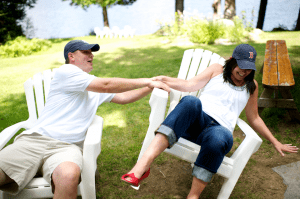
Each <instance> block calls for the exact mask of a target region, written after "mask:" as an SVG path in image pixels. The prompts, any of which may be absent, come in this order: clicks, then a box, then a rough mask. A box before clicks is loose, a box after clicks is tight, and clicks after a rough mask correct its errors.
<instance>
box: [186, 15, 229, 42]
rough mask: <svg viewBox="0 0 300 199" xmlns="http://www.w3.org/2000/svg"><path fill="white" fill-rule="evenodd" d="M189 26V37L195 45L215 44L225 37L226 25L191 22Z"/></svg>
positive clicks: (211, 22)
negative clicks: (217, 40)
mask: <svg viewBox="0 0 300 199" xmlns="http://www.w3.org/2000/svg"><path fill="white" fill-rule="evenodd" d="M188 24H189V25H188V27H189V28H188V30H187V32H188V36H189V38H190V40H191V41H192V42H194V43H205V44H213V43H214V42H215V40H216V39H218V38H220V37H222V36H223V35H224V25H222V24H220V23H218V22H213V21H209V22H208V21H206V20H191V21H189V22H188Z"/></svg>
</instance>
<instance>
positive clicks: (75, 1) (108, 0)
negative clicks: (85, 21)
mask: <svg viewBox="0 0 300 199" xmlns="http://www.w3.org/2000/svg"><path fill="white" fill-rule="evenodd" d="M63 1H67V0H63ZM135 1H137V0H71V3H70V5H76V6H81V7H82V8H83V9H86V8H88V7H89V6H90V5H99V6H100V7H102V15H103V21H104V26H106V27H109V22H108V15H107V7H110V6H113V5H131V4H133V3H134V2H135Z"/></svg>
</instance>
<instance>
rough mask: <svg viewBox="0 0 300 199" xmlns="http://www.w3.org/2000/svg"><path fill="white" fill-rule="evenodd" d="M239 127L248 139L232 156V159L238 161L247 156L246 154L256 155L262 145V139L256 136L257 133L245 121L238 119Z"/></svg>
mask: <svg viewBox="0 0 300 199" xmlns="http://www.w3.org/2000/svg"><path fill="white" fill-rule="evenodd" d="M237 125H238V126H239V127H240V128H241V130H242V131H243V132H244V133H245V135H246V137H245V139H244V140H243V142H242V143H241V144H240V146H239V147H238V149H237V150H236V151H235V152H234V153H233V155H232V156H231V158H232V159H236V158H237V157H241V156H245V154H248V153H251V155H252V154H253V153H255V152H256V151H257V150H258V149H259V147H260V145H261V143H262V139H261V138H260V137H259V136H258V135H257V134H256V132H255V131H254V130H253V129H252V128H251V127H250V126H249V125H248V124H247V123H246V122H245V121H243V120H241V119H240V118H238V120H237Z"/></svg>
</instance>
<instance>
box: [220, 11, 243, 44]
mask: <svg viewBox="0 0 300 199" xmlns="http://www.w3.org/2000/svg"><path fill="white" fill-rule="evenodd" d="M233 22H234V26H229V27H227V28H226V31H225V38H227V39H229V40H230V41H231V42H234V43H241V42H242V40H243V39H245V38H246V37H247V31H246V30H245V28H244V25H243V21H242V20H241V19H240V18H239V17H237V16H236V17H234V20H233Z"/></svg>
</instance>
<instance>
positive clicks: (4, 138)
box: [0, 120, 28, 150]
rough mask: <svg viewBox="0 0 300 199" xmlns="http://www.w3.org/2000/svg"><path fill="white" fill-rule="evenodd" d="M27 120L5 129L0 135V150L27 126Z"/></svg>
mask: <svg viewBox="0 0 300 199" xmlns="http://www.w3.org/2000/svg"><path fill="white" fill-rule="evenodd" d="M27 123H28V120H26V121H23V122H19V123H16V124H14V125H12V126H9V127H7V128H5V129H4V130H3V131H2V132H1V133H0V150H1V149H2V148H3V147H4V146H5V145H6V143H7V142H8V141H9V140H10V139H11V138H12V137H13V136H14V135H15V134H16V133H17V132H18V131H19V130H20V129H22V128H26V127H27V126H28V124H27Z"/></svg>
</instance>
